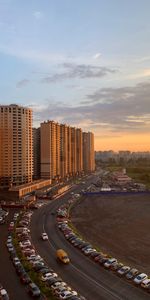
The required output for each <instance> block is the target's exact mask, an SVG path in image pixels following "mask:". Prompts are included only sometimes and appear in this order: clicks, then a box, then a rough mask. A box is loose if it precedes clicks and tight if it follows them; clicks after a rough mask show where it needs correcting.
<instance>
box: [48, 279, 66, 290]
mask: <svg viewBox="0 0 150 300" xmlns="http://www.w3.org/2000/svg"><path fill="white" fill-rule="evenodd" d="M66 286H67V283H66V282H63V281H57V282H55V283H53V284H52V285H51V289H52V290H55V289H58V288H59V287H66Z"/></svg>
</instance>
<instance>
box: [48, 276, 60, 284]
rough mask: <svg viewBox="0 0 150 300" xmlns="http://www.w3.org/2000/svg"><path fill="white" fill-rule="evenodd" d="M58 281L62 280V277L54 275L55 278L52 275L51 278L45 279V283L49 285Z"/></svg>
mask: <svg viewBox="0 0 150 300" xmlns="http://www.w3.org/2000/svg"><path fill="white" fill-rule="evenodd" d="M58 281H62V279H61V278H58V277H56V278H54V277H52V278H49V279H48V280H47V281H46V284H47V285H49V286H51V285H53V284H54V283H55V282H58Z"/></svg>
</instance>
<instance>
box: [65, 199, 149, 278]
mask: <svg viewBox="0 0 150 300" xmlns="http://www.w3.org/2000/svg"><path fill="white" fill-rule="evenodd" d="M149 216H150V196H149V195H108V196H103V195H99V196H89V197H86V198H85V199H84V200H83V201H80V202H79V203H78V204H77V205H76V206H75V207H74V208H73V210H72V215H71V219H72V222H73V224H74V225H75V227H76V228H77V230H78V231H79V232H80V233H81V235H82V236H83V237H84V238H85V239H86V240H87V241H89V242H91V244H92V245H94V246H97V247H98V248H99V249H101V250H102V251H103V252H105V253H108V254H110V255H111V256H112V257H116V258H117V259H118V260H120V261H121V262H122V263H124V264H127V265H129V266H131V267H132V266H133V267H136V268H138V269H140V270H141V271H143V272H146V273H147V274H150V264H149V261H150V251H149V249H150V239H149V228H150V218H149Z"/></svg>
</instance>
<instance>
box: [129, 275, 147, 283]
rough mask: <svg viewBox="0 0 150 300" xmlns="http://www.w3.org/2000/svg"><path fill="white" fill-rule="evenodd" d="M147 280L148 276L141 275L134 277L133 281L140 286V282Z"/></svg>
mask: <svg viewBox="0 0 150 300" xmlns="http://www.w3.org/2000/svg"><path fill="white" fill-rule="evenodd" d="M147 278H148V276H147V275H146V274H145V273H141V274H139V275H138V276H136V277H135V278H134V280H133V281H134V282H135V283H136V284H140V283H142V281H144V280H145V279H147Z"/></svg>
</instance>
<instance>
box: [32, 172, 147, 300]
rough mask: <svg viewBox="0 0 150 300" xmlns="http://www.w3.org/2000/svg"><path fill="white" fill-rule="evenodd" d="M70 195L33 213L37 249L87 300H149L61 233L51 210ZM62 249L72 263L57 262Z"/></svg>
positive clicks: (33, 230)
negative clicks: (43, 237) (75, 246)
mask: <svg viewBox="0 0 150 300" xmlns="http://www.w3.org/2000/svg"><path fill="white" fill-rule="evenodd" d="M90 180H92V178H91V179H90ZM82 188H83V186H82V187H81V186H79V185H78V186H77V187H76V192H78V191H79V190H81V189H82ZM69 197H70V192H69V193H66V194H65V195H64V196H62V197H60V198H59V199H57V200H54V201H52V202H51V203H50V204H48V205H47V206H43V207H42V208H41V209H39V210H37V211H36V212H35V213H34V215H33V217H32V222H31V235H32V241H33V244H34V246H35V248H36V249H37V252H38V253H39V254H40V255H41V256H42V257H43V258H44V259H45V261H46V262H47V264H48V265H49V266H50V267H52V268H53V269H54V270H55V271H56V272H57V273H58V274H59V275H60V276H61V277H62V278H63V280H64V281H66V282H67V283H68V284H69V285H70V286H71V287H72V288H74V289H75V290H77V291H78V292H79V293H80V294H81V295H83V296H85V297H86V298H87V299H88V300H101V299H102V300H114V299H118V300H146V299H150V295H149V294H147V293H146V292H144V291H143V290H142V289H140V288H139V287H136V286H134V285H133V284H130V283H128V282H127V281H126V280H124V279H123V278H120V277H118V276H117V275H116V274H114V273H112V272H110V271H109V270H105V269H104V268H103V267H101V266H99V265H97V264H96V263H95V262H93V261H92V260H90V258H88V257H85V256H84V255H83V254H82V252H81V251H79V250H78V249H76V248H74V247H73V246H72V245H71V244H70V243H69V242H68V241H66V239H65V238H64V236H63V234H62V232H61V231H60V230H59V229H58V228H57V224H56V219H55V216H54V215H52V214H51V212H52V211H56V209H57V208H58V207H59V206H60V205H61V204H62V203H65V201H66V200H67V199H69ZM89 226H90V224H89ZM43 231H46V232H47V234H48V237H49V240H48V241H42V240H41V233H42V232H43ZM59 248H63V249H64V250H66V252H67V253H68V254H69V257H70V259H71V263H70V264H69V265H67V266H66V265H62V264H60V263H58V262H57V260H56V250H57V249H59Z"/></svg>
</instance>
